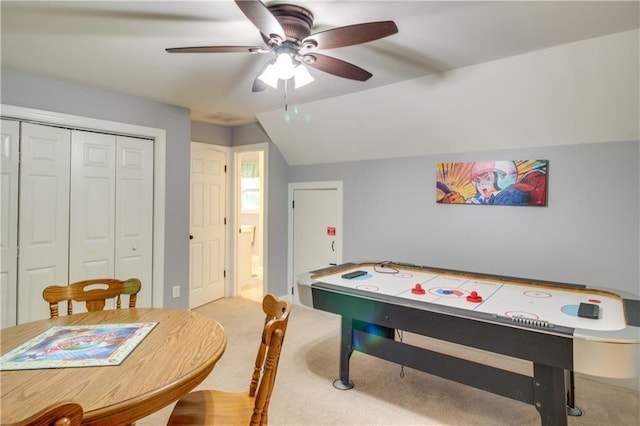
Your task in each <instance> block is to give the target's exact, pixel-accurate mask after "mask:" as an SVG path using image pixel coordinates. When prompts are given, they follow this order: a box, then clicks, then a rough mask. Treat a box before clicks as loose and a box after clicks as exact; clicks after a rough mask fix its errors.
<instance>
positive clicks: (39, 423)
mask: <svg viewBox="0 0 640 426" xmlns="http://www.w3.org/2000/svg"><path fill="white" fill-rule="evenodd" d="M83 414H84V413H83V410H82V406H81V405H80V404H76V403H75V402H71V401H63V402H58V403H56V404H53V405H51V406H49V407H47V408H45V409H43V410H41V411H39V412H38V413H36V414H34V415H32V416H30V417H28V418H26V419H24V420H21V421H19V422H18V423H11V424H9V425H5V426H80V424H81V423H82V416H83Z"/></svg>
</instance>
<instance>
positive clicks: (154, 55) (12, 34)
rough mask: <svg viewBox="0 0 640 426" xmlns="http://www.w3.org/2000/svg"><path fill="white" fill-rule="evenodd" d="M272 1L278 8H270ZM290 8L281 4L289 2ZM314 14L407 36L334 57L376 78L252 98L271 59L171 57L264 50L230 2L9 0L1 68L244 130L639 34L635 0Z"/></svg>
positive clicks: (434, 4)
mask: <svg viewBox="0 0 640 426" xmlns="http://www.w3.org/2000/svg"><path fill="white" fill-rule="evenodd" d="M265 3H266V4H273V3H275V2H265ZM280 3H282V2H280ZM290 3H293V4H298V5H302V6H304V7H306V8H308V9H309V10H311V11H312V13H313V14H314V16H315V21H314V27H313V28H312V33H315V32H318V31H323V30H327V29H330V28H334V27H339V26H344V25H350V24H356V23H361V22H369V21H381V20H393V21H395V23H396V24H397V26H398V29H399V32H398V33H397V34H394V35H392V36H389V37H386V38H383V39H380V40H376V41H372V42H369V43H366V44H361V45H357V46H349V47H342V48H337V49H331V50H327V51H323V52H322V53H325V54H330V55H332V56H334V57H336V58H339V59H342V60H345V61H348V62H351V63H353V64H355V65H358V66H359V67H361V68H364V69H365V70H367V71H369V72H371V73H372V74H373V77H372V78H371V79H369V80H368V81H366V82H360V81H354V80H348V79H344V78H339V77H336V76H333V75H330V74H326V73H323V72H321V71H318V70H316V69H310V72H311V74H312V75H313V76H314V77H315V79H316V81H315V82H314V83H312V84H310V85H308V86H306V87H303V88H300V89H297V90H292V89H289V90H287V93H286V99H285V93H284V90H283V89H282V85H281V87H280V88H279V89H278V90H275V89H271V88H267V89H266V90H265V91H263V92H259V93H252V91H251V87H252V83H253V81H254V79H255V77H256V75H257V74H258V72H259V71H260V69H261V68H262V67H263V66H264V64H265V63H266V62H267V61H269V60H270V59H271V58H272V56H271V55H272V54H263V55H251V54H246V53H215V54H213V53H211V54H178V55H176V54H168V53H167V52H166V51H165V48H167V47H180V46H203V45H204V46H211V45H240V46H254V45H264V42H263V41H262V38H261V36H260V33H259V32H258V30H257V29H256V28H255V27H254V26H253V25H252V23H251V22H250V21H249V19H247V17H246V16H245V15H244V14H243V13H242V12H241V10H240V9H239V8H238V6H237V5H236V4H235V2H233V1H231V0H212V1H195V2H193V1H174V2H171V1H127V2H124V1H67V2H58V1H44V2H33V1H23V0H21V1H16V2H13V1H6V0H3V1H2V3H1V8H2V9H1V12H2V25H1V30H2V33H1V36H2V57H1V59H2V66H3V67H7V68H11V69H14V70H18V71H23V72H27V73H32V74H36V75H41V76H45V77H51V78H55V79H59V80H65V81H70V82H73V83H78V84H83V85H89V86H93V87H98V88H102V89H107V90H113V91H116V92H121V93H125V94H129V95H133V96H137V97H142V98H147V99H151V100H154V101H158V102H163V103H167V104H172V105H178V106H181V107H185V108H188V109H190V110H191V115H192V119H194V120H199V121H206V122H212V123H216V124H221V125H229V126H235V125H240V124H245V123H250V122H254V121H255V120H256V114H257V113H260V112H264V111H270V110H274V109H282V108H283V105H284V104H285V103H286V104H287V105H295V104H304V103H307V102H311V101H318V100H322V99H328V98H333V97H337V96H341V95H347V94H351V93H354V92H360V91H364V90H369V89H372V88H376V87H379V86H385V85H389V84H392V83H397V82H400V81H405V80H410V79H413V78H417V77H420V76H425V75H429V74H438V73H443V72H445V71H448V70H452V69H457V68H460V67H465V66H469V65H473V64H478V63H483V62H487V61H491V60H495V59H499V58H504V57H509V56H513V55H518V54H522V53H525V52H530V51H534V50H539V49H543V48H546V47H550V46H554V45H558V44H563V43H568V42H572V41H576V40H582V39H587V38H592V37H597V36H601V35H605V34H610V33H616V32H621V31H625V30H628V29H631V28H637V27H638V2H635V1H631V2H629V1H623V2H612V1H602V2H594V1H582V2H580V1H568V2H559V1H549V2H541V1H530V2H523V1H498V2H485V1H346V0H336V1H292V2H290Z"/></svg>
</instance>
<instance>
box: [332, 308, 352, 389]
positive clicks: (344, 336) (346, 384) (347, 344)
mask: <svg viewBox="0 0 640 426" xmlns="http://www.w3.org/2000/svg"><path fill="white" fill-rule="evenodd" d="M352 353H353V320H352V319H351V318H346V317H342V330H341V337H340V378H339V379H336V380H334V382H333V387H334V388H336V389H340V390H348V389H351V388H353V386H354V384H353V382H352V381H351V380H349V359H350V358H351V354H352Z"/></svg>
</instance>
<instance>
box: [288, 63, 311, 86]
mask: <svg viewBox="0 0 640 426" xmlns="http://www.w3.org/2000/svg"><path fill="white" fill-rule="evenodd" d="M314 80H315V79H314V78H313V76H312V75H311V74H309V70H308V69H307V67H305V66H304V65H302V64H299V65H298V66H297V67H295V69H294V70H293V81H294V82H295V88H296V89H298V88H300V87H303V86H306V85H307V84H309V83H312V82H313V81H314Z"/></svg>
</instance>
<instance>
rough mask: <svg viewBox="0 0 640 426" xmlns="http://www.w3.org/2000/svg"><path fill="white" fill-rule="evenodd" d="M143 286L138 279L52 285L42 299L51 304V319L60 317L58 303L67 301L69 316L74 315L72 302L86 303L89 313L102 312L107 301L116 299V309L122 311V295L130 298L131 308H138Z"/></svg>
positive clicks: (86, 281)
mask: <svg viewBox="0 0 640 426" xmlns="http://www.w3.org/2000/svg"><path fill="white" fill-rule="evenodd" d="M141 287H142V284H141V283H140V280H139V279H137V278H129V279H128V280H126V281H122V280H118V279H114V278H99V279H93V280H85V281H78V282H75V283H71V284H69V285H51V286H49V287H47V288H45V289H44V291H43V292H42V297H43V298H44V300H46V301H47V302H49V311H50V314H51V318H55V317H57V316H58V302H62V301H65V300H66V301H67V314H68V315H71V314H73V303H72V302H85V304H86V307H87V311H89V312H91V311H102V310H103V309H104V306H105V303H106V301H107V299H115V303H116V306H115V307H116V309H120V306H121V302H120V296H121V295H128V296H129V307H130V308H135V307H136V300H137V295H138V292H140V288H141Z"/></svg>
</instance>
